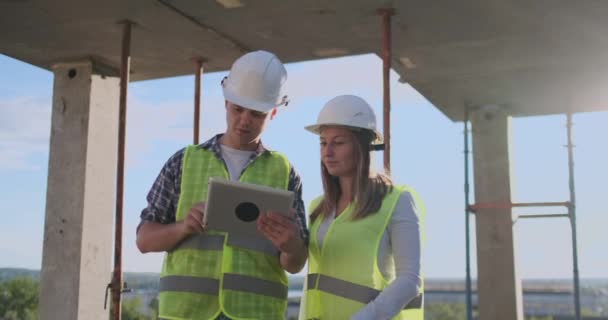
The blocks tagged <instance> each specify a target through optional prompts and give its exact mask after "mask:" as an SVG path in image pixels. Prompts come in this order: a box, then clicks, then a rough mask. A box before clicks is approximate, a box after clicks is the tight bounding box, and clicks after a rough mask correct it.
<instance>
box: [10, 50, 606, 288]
mask: <svg viewBox="0 0 608 320" xmlns="http://www.w3.org/2000/svg"><path fill="white" fill-rule="evenodd" d="M287 70H288V73H289V80H288V83H287V93H288V94H289V96H290V99H291V103H290V105H289V107H288V108H287V109H285V110H283V111H282V112H280V113H279V114H278V116H277V117H276V118H275V120H273V121H272V122H271V124H270V126H269V127H268V130H267V131H266V132H265V134H264V136H263V140H264V142H265V144H267V145H268V146H269V147H270V148H272V149H276V150H279V151H282V152H283V153H285V154H287V156H288V157H289V158H290V160H291V161H292V163H293V164H294V166H295V167H296V168H297V170H298V171H299V172H300V174H301V175H302V179H303V181H304V199H305V201H309V200H310V199H312V198H313V197H315V196H316V195H318V194H319V193H320V192H321V184H320V176H319V164H318V158H319V152H318V138H317V137H316V136H314V135H312V134H310V133H308V132H306V131H305V130H304V129H303V127H304V126H305V125H307V124H311V123H314V121H315V119H316V116H317V114H318V112H319V110H320V109H321V107H322V106H323V104H324V102H326V101H327V100H329V99H330V98H332V97H333V96H336V95H339V94H347V93H350V94H357V95H360V96H362V97H363V98H365V99H366V100H368V101H369V102H370V103H371V104H372V105H373V106H374V107H375V109H376V113H377V114H378V115H379V120H380V121H379V122H380V123H381V114H382V113H381V108H382V96H381V94H382V87H381V85H382V79H381V75H382V73H381V70H382V69H381V60H380V59H379V58H378V57H377V56H375V55H363V56H356V57H348V58H340V59H330V60H323V61H313V62H304V63H297V64H289V65H287ZM224 75H225V72H219V73H211V74H205V75H204V78H203V97H202V104H203V107H202V108H203V111H202V115H201V120H202V129H201V139H202V140H205V139H207V138H209V137H210V136H211V135H212V134H213V133H216V132H221V131H222V130H224V128H225V120H224V108H223V97H222V94H221V90H220V87H219V83H220V80H221V79H222V77H223V76H224ZM397 79H398V76H397V75H396V74H394V73H393V74H392V75H391V90H392V91H391V92H392V99H391V101H392V117H393V119H392V130H393V132H392V133H391V135H392V153H393V154H392V167H393V178H394V179H395V180H396V181H397V182H398V183H402V184H408V185H410V186H412V187H414V188H415V189H416V190H418V192H419V193H420V195H421V196H422V198H423V200H424V202H425V204H426V207H427V219H426V232H427V243H426V248H425V255H424V271H425V274H426V275H427V277H432V278H437V277H463V276H464V270H465V269H464V213H463V206H464V205H463V203H464V196H463V183H464V177H463V174H464V173H463V144H462V140H463V138H462V131H463V128H462V123H453V122H451V121H450V120H449V119H447V118H446V117H445V116H444V115H443V114H442V113H441V112H440V111H438V109H436V108H435V107H434V106H433V105H432V104H431V103H429V102H428V101H427V100H426V99H425V98H424V97H422V96H421V95H420V94H418V93H417V92H416V91H415V90H414V89H412V88H411V87H410V86H408V85H405V84H401V83H399V82H398V81H397ZM193 83H194V80H193V77H192V76H185V77H177V78H169V79H161V80H153V81H143V82H135V83H132V84H131V85H130V88H129V100H128V101H129V111H128V125H129V127H128V128H127V146H126V148H127V152H126V157H127V167H126V177H125V209H124V212H125V226H124V230H125V235H124V242H123V243H124V246H125V248H124V252H123V255H124V258H123V259H124V269H125V270H127V271H153V272H158V271H159V270H160V265H161V261H162V255H161V254H147V255H142V254H140V253H139V252H138V251H137V249H136V248H135V245H134V243H135V227H136V225H137V223H138V222H139V213H140V211H141V209H142V208H143V207H144V206H145V195H146V193H147V192H148V189H149V188H150V186H151V184H152V182H153V180H154V179H155V177H156V175H157V174H158V171H159V170H160V168H161V167H162V165H163V163H164V162H165V161H166V159H167V158H168V157H169V156H170V155H172V154H173V153H174V152H175V151H176V150H178V149H180V148H181V147H183V146H184V145H185V144H188V143H190V142H191V131H192V120H191V119H192V105H193V98H192V97H193V86H194V84H193ZM52 86H53V76H52V74H51V73H50V72H48V71H46V70H42V69H40V68H37V67H34V66H31V65H28V64H25V63H22V62H19V61H16V60H13V59H11V58H8V57H6V56H2V55H0V210H1V212H2V213H1V214H2V223H1V224H0V267H25V268H32V269H38V268H40V264H41V257H42V238H43V234H42V233H43V229H44V208H45V199H46V175H47V165H48V151H49V150H48V143H49V132H50V119H51V118H50V116H51V103H52V88H53V87H52ZM574 121H575V128H574V133H575V134H574V137H575V143H576V150H575V164H576V183H577V184H576V188H577V200H578V232H579V259H580V274H581V276H582V277H585V278H591V277H593V278H599V277H602V278H607V277H608V254H607V253H606V252H608V250H606V246H607V245H608V233H606V232H605V229H606V226H607V225H608V212H607V211H606V209H605V208H606V202H605V199H606V196H608V184H607V183H606V181H608V170H607V169H606V167H605V164H606V163H608V148H606V142H605V139H606V137H608V125H607V124H608V112H596V113H585V114H577V115H575V117H574ZM564 125H565V116H563V115H555V116H543V117H531V118H516V119H513V124H512V130H513V131H512V152H513V153H512V155H511V158H512V160H513V164H512V168H513V172H512V174H513V181H514V185H513V200H514V201H516V202H523V201H565V200H567V199H568V176H567V155H566V149H565V148H564V147H563V145H564V144H565V142H566V136H565V127H564ZM375 157H376V159H375V160H376V161H375V162H376V169H380V168H381V161H382V154H381V153H378V154H377V155H376V156H375ZM471 181H472V180H471ZM518 212H520V213H524V212H525V213H533V212H535V213H549V212H555V213H557V212H558V211H555V210H554V209H537V210H526V211H518ZM108 214H111V215H113V213H112V212H108ZM472 223H474V218H473V219H472ZM472 229H473V230H474V225H473V224H472ZM514 231H515V235H516V242H517V246H516V248H517V261H518V269H519V272H520V275H521V276H522V277H523V278H568V277H571V270H572V263H571V247H570V228H569V224H568V221H567V220H566V219H553V220H525V221H519V222H517V223H516V224H515V227H514ZM474 236H475V235H474V233H473V234H472V237H473V239H474ZM473 244H474V241H473ZM474 252H475V248H474V246H473V273H474V274H475V272H476V268H475V255H474Z"/></svg>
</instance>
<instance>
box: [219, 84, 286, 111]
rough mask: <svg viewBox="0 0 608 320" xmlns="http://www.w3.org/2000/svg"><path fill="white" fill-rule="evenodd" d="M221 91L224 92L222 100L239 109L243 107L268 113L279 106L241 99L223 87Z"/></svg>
mask: <svg viewBox="0 0 608 320" xmlns="http://www.w3.org/2000/svg"><path fill="white" fill-rule="evenodd" d="M222 90H223V91H224V99H226V101H229V102H231V103H233V104H236V105H238V106H240V107H243V108H245V109H250V110H255V111H259V112H263V113H268V112H270V111H271V110H272V109H273V108H276V107H278V106H279V104H278V103H276V104H272V103H267V102H260V101H256V100H251V99H245V98H242V97H240V96H239V95H238V94H235V93H233V92H232V91H231V90H230V89H228V88H226V87H223V88H222Z"/></svg>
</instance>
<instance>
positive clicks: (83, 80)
mask: <svg viewBox="0 0 608 320" xmlns="http://www.w3.org/2000/svg"><path fill="white" fill-rule="evenodd" d="M54 74H55V81H54V88H53V113H52V126H51V141H50V154H49V174H48V189H47V198H46V218H45V226H44V245H43V250H44V251H43V255H42V272H41V289H40V308H39V310H40V319H43V320H44V319H49V320H50V319H65V320H72V319H73V320H76V319H104V320H107V319H108V315H109V311H108V310H104V309H103V304H104V293H105V288H106V285H107V284H108V282H109V281H110V277H111V271H112V248H113V241H112V239H113V237H112V235H113V233H112V232H113V216H114V204H115V201H114V198H115V188H116V158H117V142H118V94H119V79H118V78H116V77H103V76H100V75H96V74H94V73H93V67H92V63H91V62H89V61H83V62H74V63H60V64H57V65H55V66H54Z"/></svg>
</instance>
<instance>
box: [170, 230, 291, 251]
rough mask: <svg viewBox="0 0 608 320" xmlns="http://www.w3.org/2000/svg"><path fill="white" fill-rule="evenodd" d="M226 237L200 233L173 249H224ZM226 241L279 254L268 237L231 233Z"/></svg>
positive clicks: (246, 247)
mask: <svg viewBox="0 0 608 320" xmlns="http://www.w3.org/2000/svg"><path fill="white" fill-rule="evenodd" d="M224 238H225V236H224V235H221V234H198V235H194V236H190V237H188V238H187V239H186V240H184V241H182V242H181V243H180V244H178V245H177V246H176V247H175V248H174V249H173V250H172V251H174V250H177V249H196V250H223V249H224ZM226 242H227V244H228V245H230V246H233V247H237V248H241V249H247V250H253V251H258V252H261V253H265V254H268V255H271V256H278V255H279V251H278V250H277V248H276V247H275V246H274V245H273V244H272V242H270V241H269V240H266V239H261V238H253V237H243V236H239V235H229V236H228V240H227V241H226Z"/></svg>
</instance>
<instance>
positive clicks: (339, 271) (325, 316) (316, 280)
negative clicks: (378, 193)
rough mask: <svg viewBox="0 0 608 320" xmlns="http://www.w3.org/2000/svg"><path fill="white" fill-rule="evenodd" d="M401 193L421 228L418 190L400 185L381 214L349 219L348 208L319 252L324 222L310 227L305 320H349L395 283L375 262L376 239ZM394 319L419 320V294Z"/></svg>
mask: <svg viewBox="0 0 608 320" xmlns="http://www.w3.org/2000/svg"><path fill="white" fill-rule="evenodd" d="M403 192H409V193H410V194H411V196H412V198H413V199H414V201H415V203H416V207H417V211H418V215H419V219H420V225H421V226H422V225H423V219H424V215H425V212H424V211H425V210H424V207H423V204H422V201H420V198H419V197H418V195H417V194H416V192H414V191H413V190H412V189H409V188H407V187H404V186H394V187H393V188H392V191H391V192H390V193H388V194H387V195H386V196H385V197H384V200H383V201H382V206H381V208H380V210H379V211H378V212H376V213H374V214H372V215H369V216H367V217H365V218H363V219H358V220H352V219H351V217H352V215H353V214H354V213H353V209H354V208H353V204H351V205H349V206H348V207H347V208H346V209H345V210H344V212H343V213H342V214H340V215H339V216H338V217H336V219H335V220H334V221H333V222H332V223H331V225H330V227H329V229H328V230H327V233H326V235H325V238H324V240H323V246H322V247H321V248H319V244H318V232H319V226H320V225H321V222H322V220H323V218H322V217H319V218H317V219H316V220H315V222H314V223H312V226H311V227H310V235H311V238H310V239H311V240H310V246H309V257H308V275H307V290H306V293H305V294H306V305H305V306H302V307H305V308H306V309H305V311H304V313H305V317H304V319H307V320H308V319H315V320H318V319H321V320H342V319H350V318H351V317H352V316H353V315H354V314H355V313H357V312H358V311H359V310H361V309H362V308H363V307H364V306H365V305H366V304H368V303H369V302H371V301H372V300H374V299H375V298H376V296H378V294H380V292H381V291H382V290H383V289H384V288H386V287H387V286H388V285H389V284H390V283H391V282H392V281H393V280H394V278H395V276H394V274H393V275H392V276H390V277H389V278H385V277H384V275H383V274H382V272H381V271H380V270H379V269H378V261H377V258H378V250H379V247H380V241H381V239H382V236H383V234H384V232H385V230H386V228H387V226H388V224H389V221H390V220H391V217H392V215H393V212H394V210H395V206H396V205H397V201H398V200H399V197H400V195H401V193H403ZM321 199H322V197H319V198H317V199H315V200H313V202H312V203H311V206H310V208H309V212H313V211H314V209H315V208H316V207H317V206H318V205H319V203H320V201H321ZM421 233H422V232H421ZM422 239H424V236H423V237H422ZM422 291H424V281H423V285H422ZM393 319H407V320H423V319H424V310H423V295H422V294H420V295H418V296H417V297H416V298H414V299H413V300H412V301H410V302H409V303H408V304H407V305H406V306H405V307H404V308H403V310H402V311H401V312H399V313H398V314H397V315H396V316H395V317H394V318H393Z"/></svg>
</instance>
